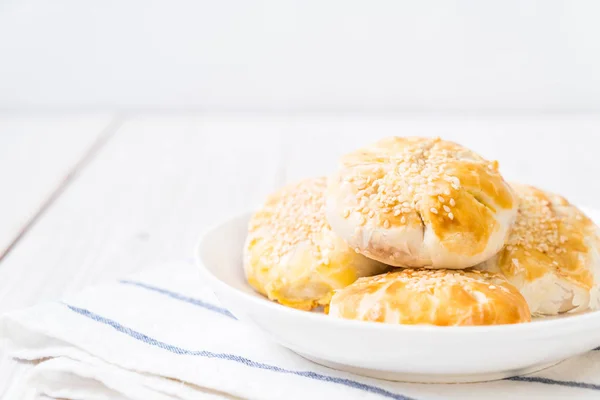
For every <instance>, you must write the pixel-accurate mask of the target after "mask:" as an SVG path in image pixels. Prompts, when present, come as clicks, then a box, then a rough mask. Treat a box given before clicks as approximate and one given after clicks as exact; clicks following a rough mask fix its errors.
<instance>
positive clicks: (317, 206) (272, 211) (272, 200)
mask: <svg viewBox="0 0 600 400" xmlns="http://www.w3.org/2000/svg"><path fill="white" fill-rule="evenodd" d="M326 184H327V180H326V178H314V179H307V180H305V181H302V182H300V183H297V184H293V185H289V186H287V187H285V188H283V189H281V190H279V191H277V192H276V193H274V194H272V195H270V196H269V197H268V199H267V201H266V203H265V204H264V206H263V207H262V208H261V209H260V210H259V211H257V212H256V213H255V214H254V215H253V216H252V218H251V220H250V223H249V228H248V230H249V232H248V237H247V239H246V244H245V248H244V270H245V273H246V277H247V280H248V282H249V283H250V285H252V286H253V287H254V288H255V289H256V290H257V291H258V292H260V293H262V294H263V295H265V296H267V297H268V298H269V299H271V300H275V301H278V302H279V303H281V304H284V305H286V306H290V307H295V308H299V309H303V310H310V309H312V308H315V307H318V306H320V305H327V304H328V303H329V300H330V299H331V295H332V294H333V290H334V289H340V288H343V287H345V286H347V285H349V284H351V283H352V282H354V281H355V280H356V279H357V278H359V277H362V276H368V275H373V274H377V273H381V272H383V271H384V270H386V269H387V268H388V267H387V266H386V265H383V264H381V263H379V262H377V261H374V260H371V259H368V258H366V257H363V256H362V255H360V254H357V253H356V252H355V251H354V250H353V249H351V248H350V247H348V245H347V244H346V243H345V242H344V241H343V240H342V239H341V238H340V237H338V236H337V235H335V234H334V233H333V232H332V230H331V227H330V226H329V224H328V223H327V220H326V218H325V209H324V208H325V207H324V206H325V199H324V193H325V188H326Z"/></svg>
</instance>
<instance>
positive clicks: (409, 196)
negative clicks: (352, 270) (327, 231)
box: [327, 137, 517, 269]
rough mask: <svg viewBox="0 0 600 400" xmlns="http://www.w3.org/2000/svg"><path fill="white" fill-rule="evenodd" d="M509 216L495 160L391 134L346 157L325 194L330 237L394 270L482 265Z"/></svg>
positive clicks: (512, 208)
mask: <svg viewBox="0 0 600 400" xmlns="http://www.w3.org/2000/svg"><path fill="white" fill-rule="evenodd" d="M516 212H517V204H516V201H515V198H514V195H513V193H512V190H511V188H510V186H509V185H508V184H507V183H506V182H505V181H504V179H502V176H501V175H500V173H499V172H498V164H497V162H488V161H486V160H484V159H483V158H482V157H480V156H479V155H477V154H475V153H474V152H472V151H470V150H468V149H466V148H464V147H462V146H460V145H458V144H456V143H452V142H446V141H443V140H440V139H439V138H436V139H429V138H417V137H409V138H402V137H392V138H387V139H383V140H381V141H379V142H377V143H375V144H374V145H372V146H369V147H366V148H364V149H360V150H357V151H355V152H353V153H350V154H347V155H345V156H344V157H342V159H341V163H340V166H339V169H338V171H337V173H336V174H335V175H333V176H332V177H331V178H330V180H329V185H328V190H327V219H328V221H329V223H330V224H331V226H332V228H333V230H334V232H335V233H337V234H338V235H340V236H341V237H342V238H343V239H345V240H346V241H347V242H348V244H349V245H350V246H352V247H353V248H355V250H356V251H358V252H360V253H361V254H364V255H365V256H367V257H370V258H372V259H375V260H379V261H382V262H385V263H387V264H390V265H393V266H403V267H426V268H451V269H460V268H466V267H470V266H473V265H475V264H478V263H480V262H482V261H485V260H487V259H488V258H490V257H492V256H493V255H494V254H495V253H496V252H498V251H499V250H500V249H501V248H502V246H504V242H505V240H506V236H507V234H508V231H509V228H510V226H511V224H512V222H513V221H514V218H515V215H516Z"/></svg>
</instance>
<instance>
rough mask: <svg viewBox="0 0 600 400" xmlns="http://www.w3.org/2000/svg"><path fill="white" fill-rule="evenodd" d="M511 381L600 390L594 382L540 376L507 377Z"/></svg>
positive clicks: (599, 386)
mask: <svg viewBox="0 0 600 400" xmlns="http://www.w3.org/2000/svg"><path fill="white" fill-rule="evenodd" d="M506 380H509V381H518V382H537V383H545V384H547V385H560V386H568V387H574V388H580V389H592V390H600V385H594V384H593V383H585V382H573V381H556V380H554V379H548V378H542V377H539V376H513V377H511V378H506Z"/></svg>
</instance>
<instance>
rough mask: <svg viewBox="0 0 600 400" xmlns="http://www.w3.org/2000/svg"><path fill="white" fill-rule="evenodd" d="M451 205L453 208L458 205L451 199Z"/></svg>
mask: <svg viewBox="0 0 600 400" xmlns="http://www.w3.org/2000/svg"><path fill="white" fill-rule="evenodd" d="M450 205H451V206H452V207H454V206H455V205H456V202H455V201H454V199H453V198H450Z"/></svg>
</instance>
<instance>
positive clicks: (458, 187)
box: [244, 137, 600, 326]
mask: <svg viewBox="0 0 600 400" xmlns="http://www.w3.org/2000/svg"><path fill="white" fill-rule="evenodd" d="M511 186H512V187H511ZM515 220H516V222H515ZM249 231H250V233H249V236H248V239H247V241H246V248H245V256H244V267H245V271H246V276H247V279H248V281H249V283H250V284H251V285H252V286H253V287H254V288H255V289H256V290H257V291H259V292H260V293H262V294H264V295H266V296H268V297H269V299H271V300H275V301H278V302H280V303H281V304H284V305H287V306H292V307H296V308H300V309H305V310H309V309H312V308H314V307H317V306H320V305H323V306H325V307H326V309H327V308H329V315H330V316H332V317H338V318H346V319H356V320H363V321H376V322H384V323H393V324H430V325H444V326H449V325H490V324H508V323H520V322H527V321H529V320H530V318H531V314H533V315H555V314H558V313H561V312H566V311H580V310H586V309H597V308H600V288H599V286H600V285H599V283H598V282H599V280H600V261H599V260H600V255H599V254H600V250H599V249H600V239H599V234H598V228H597V227H596V226H595V225H594V224H593V222H592V221H591V220H589V219H588V218H587V217H586V216H585V215H584V214H583V213H582V212H581V211H579V210H578V209H577V208H575V207H574V206H572V205H570V204H569V203H568V202H567V201H566V200H565V199H563V198H561V197H559V196H556V195H551V194H548V193H544V192H542V191H540V190H538V189H535V188H531V187H527V186H522V185H516V184H515V185H509V184H507V183H506V182H505V180H504V179H503V178H502V176H501V174H500V173H499V171H498V163H497V162H489V161H487V160H485V159H484V158H482V157H481V156H479V155H478V154H476V153H474V152H473V151H471V150H469V149H466V148H465V147H462V146H460V145H458V144H456V143H452V142H447V141H443V140H441V139H438V138H436V139H429V138H416V137H409V138H400V137H394V138H388V139H384V140H381V141H379V142H377V143H375V144H374V145H371V146H368V147H366V148H364V149H360V150H357V151H354V152H352V153H349V154H347V155H345V156H343V157H342V159H341V162H340V166H339V169H338V170H337V171H336V172H335V173H334V174H333V175H331V176H330V177H329V180H328V181H327V183H326V181H325V178H317V179H313V180H307V181H304V182H301V183H299V184H296V185H290V186H288V187H286V188H284V189H282V190H280V191H279V192H277V193H275V194H273V195H271V196H270V197H269V199H268V200H267V203H266V204H265V205H264V207H263V208H262V209H261V210H260V211H259V212H257V213H256V214H255V215H254V216H253V217H252V219H251V222H250V227H249ZM532 250H533V251H532ZM384 263H385V264H389V265H390V266H392V267H399V268H396V269H394V270H393V272H390V273H388V274H385V275H378V274H381V273H383V272H385V271H386V270H387V269H389V268H390V267H387V266H386V265H385V264H384ZM359 278H360V279H359ZM357 279H358V280H357Z"/></svg>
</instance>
